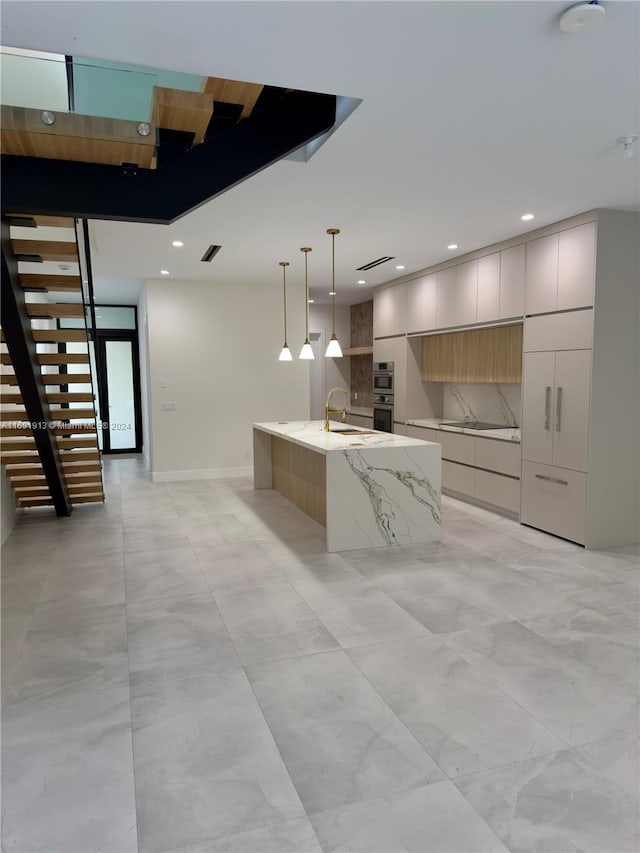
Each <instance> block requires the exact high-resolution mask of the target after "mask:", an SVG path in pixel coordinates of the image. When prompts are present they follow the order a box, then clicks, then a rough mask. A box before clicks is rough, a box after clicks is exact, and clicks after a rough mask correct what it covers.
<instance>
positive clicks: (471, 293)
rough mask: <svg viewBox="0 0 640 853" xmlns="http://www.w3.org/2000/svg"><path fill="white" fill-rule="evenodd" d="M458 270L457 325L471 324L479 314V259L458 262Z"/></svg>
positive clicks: (456, 269) (456, 268)
mask: <svg viewBox="0 0 640 853" xmlns="http://www.w3.org/2000/svg"><path fill="white" fill-rule="evenodd" d="M455 271H456V313H455V324H454V325H456V326H470V325H472V324H473V323H475V322H477V316H478V261H475V260H474V261H467V262H466V263H464V264H458V266H457V267H455Z"/></svg>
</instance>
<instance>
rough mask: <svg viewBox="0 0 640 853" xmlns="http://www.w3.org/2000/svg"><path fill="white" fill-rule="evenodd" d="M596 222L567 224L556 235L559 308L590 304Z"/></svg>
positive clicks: (591, 302) (561, 309)
mask: <svg viewBox="0 0 640 853" xmlns="http://www.w3.org/2000/svg"><path fill="white" fill-rule="evenodd" d="M595 260H596V223H595V222H587V223H585V224H584V225H578V226H577V227H576V228H568V229H567V230H566V231H561V232H560V234H559V235H558V305H557V308H558V311H566V310H567V309H571V308H582V307H583V306H586V305H593V286H594V280H595V268H596V263H595Z"/></svg>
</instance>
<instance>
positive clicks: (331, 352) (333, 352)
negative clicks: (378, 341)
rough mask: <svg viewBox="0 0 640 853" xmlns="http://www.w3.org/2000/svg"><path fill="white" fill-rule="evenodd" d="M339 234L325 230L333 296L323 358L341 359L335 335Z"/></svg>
mask: <svg viewBox="0 0 640 853" xmlns="http://www.w3.org/2000/svg"><path fill="white" fill-rule="evenodd" d="M339 233H340V229H339V228H327V234H330V235H331V292H332V293H333V296H332V297H331V315H332V334H331V339H330V340H329V346H328V347H327V351H326V352H325V358H342V349H341V347H340V342H339V341H338V338H337V335H336V234H339Z"/></svg>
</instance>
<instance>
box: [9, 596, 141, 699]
mask: <svg viewBox="0 0 640 853" xmlns="http://www.w3.org/2000/svg"><path fill="white" fill-rule="evenodd" d="M128 679H129V668H128V659H127V635H126V622H125V613H124V606H123V605H115V604H114V605H109V606H106V607H94V608H87V609H86V610H83V611H82V612H81V613H76V614H75V615H73V616H72V615H71V614H68V613H67V614H65V615H64V616H63V615H61V614H60V613H58V612H57V611H56V612H53V613H50V612H48V611H47V610H45V611H43V612H42V613H40V612H38V611H36V614H35V616H34V618H33V620H32V622H31V625H30V627H29V631H28V633H27V636H26V638H25V640H24V643H23V646H22V651H21V654H20V658H19V660H18V662H17V663H16V665H15V667H14V670H13V673H12V677H11V686H10V688H9V698H10V699H11V701H22V700H26V699H37V698H43V697H46V696H50V695H51V696H53V695H56V694H61V693H64V694H65V695H70V694H75V693H80V692H85V691H87V690H95V689H102V688H105V687H117V686H122V685H126V684H127V683H128Z"/></svg>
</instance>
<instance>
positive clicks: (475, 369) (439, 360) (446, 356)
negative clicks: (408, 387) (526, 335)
mask: <svg viewBox="0 0 640 853" xmlns="http://www.w3.org/2000/svg"><path fill="white" fill-rule="evenodd" d="M420 375H421V379H422V381H423V382H502V383H508V382H513V383H518V382H520V381H521V379H522V323H513V324H510V325H508V326H489V327H487V328H481V329H467V330H462V331H459V332H443V333H442V334H435V335H425V336H424V337H423V338H422V369H421V373H420Z"/></svg>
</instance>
